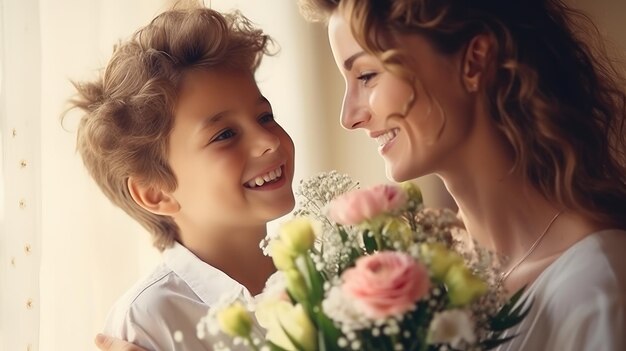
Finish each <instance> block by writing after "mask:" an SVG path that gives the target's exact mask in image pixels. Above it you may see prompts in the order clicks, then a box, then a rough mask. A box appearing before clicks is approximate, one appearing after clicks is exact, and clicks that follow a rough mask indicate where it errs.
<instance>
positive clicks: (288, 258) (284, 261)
mask: <svg viewBox="0 0 626 351" xmlns="http://www.w3.org/2000/svg"><path fill="white" fill-rule="evenodd" d="M270 255H271V256H272V261H274V265H275V266H276V268H277V269H278V270H281V271H287V270H289V269H293V268H294V267H295V266H294V260H295V259H296V256H297V254H296V253H295V252H293V251H292V250H291V249H290V248H289V247H288V246H287V245H285V243H284V242H282V241H281V240H280V239H274V240H272V241H271V242H270Z"/></svg>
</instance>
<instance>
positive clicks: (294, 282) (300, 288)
mask: <svg viewBox="0 0 626 351" xmlns="http://www.w3.org/2000/svg"><path fill="white" fill-rule="evenodd" d="M284 273H285V280H286V281H287V290H289V292H290V293H291V296H293V297H294V299H296V301H299V302H301V301H306V299H307V297H308V295H309V294H308V290H307V285H306V282H305V281H304V277H302V274H300V271H298V270H297V269H289V270H286V271H284Z"/></svg>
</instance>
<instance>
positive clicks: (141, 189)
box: [127, 177, 180, 216]
mask: <svg viewBox="0 0 626 351" xmlns="http://www.w3.org/2000/svg"><path fill="white" fill-rule="evenodd" d="M127 186H128V191H129V192H130V196H131V197H132V198H133V200H134V201H135V203H137V205H139V206H141V207H142V208H144V209H145V210H146V211H148V212H151V213H154V214H157V215H164V216H171V215H173V214H175V213H177V212H178V211H179V210H180V204H179V203H178V201H176V199H175V198H174V196H172V194H171V193H170V192H167V191H164V190H163V189H162V188H161V187H159V186H155V185H153V184H148V183H146V182H144V181H142V180H141V179H139V178H137V177H129V178H128V182H127Z"/></svg>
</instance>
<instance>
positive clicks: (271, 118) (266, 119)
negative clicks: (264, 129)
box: [259, 113, 274, 124]
mask: <svg viewBox="0 0 626 351" xmlns="http://www.w3.org/2000/svg"><path fill="white" fill-rule="evenodd" d="M273 121H274V115H273V114H271V113H268V114H265V115H263V116H261V117H260V118H259V122H261V123H262V124H265V123H271V122H273Z"/></svg>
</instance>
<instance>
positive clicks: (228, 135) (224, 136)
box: [213, 129, 235, 141]
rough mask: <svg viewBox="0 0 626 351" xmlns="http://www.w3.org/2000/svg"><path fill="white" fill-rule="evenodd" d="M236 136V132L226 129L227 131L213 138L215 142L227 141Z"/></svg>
mask: <svg viewBox="0 0 626 351" xmlns="http://www.w3.org/2000/svg"><path fill="white" fill-rule="evenodd" d="M234 136H235V132H234V131H233V130H232V129H226V130H225V131H223V132H221V133H219V134H218V135H217V136H216V137H215V138H213V141H221V140H226V139H230V138H232V137H234Z"/></svg>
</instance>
